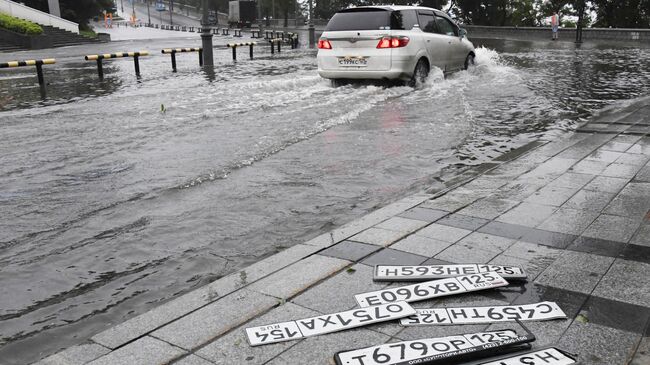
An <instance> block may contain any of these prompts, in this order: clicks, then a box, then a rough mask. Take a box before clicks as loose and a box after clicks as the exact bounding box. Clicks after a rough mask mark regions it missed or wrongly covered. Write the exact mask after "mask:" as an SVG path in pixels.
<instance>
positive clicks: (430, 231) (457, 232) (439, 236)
mask: <svg viewBox="0 0 650 365" xmlns="http://www.w3.org/2000/svg"><path fill="white" fill-rule="evenodd" d="M470 233H472V231H470V230H467V229H462V228H456V227H451V226H445V225H442V224H437V223H433V224H430V225H428V226H427V227H425V228H422V229H421V230H419V231H417V232H415V234H416V235H417V236H424V237H429V238H433V239H436V240H439V241H445V242H450V243H454V242H458V241H460V240H461V239H462V238H463V237H465V236H467V235H469V234H470Z"/></svg>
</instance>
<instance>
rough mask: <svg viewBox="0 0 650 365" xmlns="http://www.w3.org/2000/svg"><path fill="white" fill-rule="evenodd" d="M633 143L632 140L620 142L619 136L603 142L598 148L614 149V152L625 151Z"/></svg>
mask: <svg viewBox="0 0 650 365" xmlns="http://www.w3.org/2000/svg"><path fill="white" fill-rule="evenodd" d="M633 145H634V142H621V140H620V139H619V138H614V139H613V140H611V141H609V142H607V143H605V144H604V145H603V146H602V147H601V148H600V150H604V151H614V152H625V151H627V150H628V149H630V147H632V146H633Z"/></svg>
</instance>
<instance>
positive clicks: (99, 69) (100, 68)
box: [97, 58, 104, 80]
mask: <svg viewBox="0 0 650 365" xmlns="http://www.w3.org/2000/svg"><path fill="white" fill-rule="evenodd" d="M97 74H98V75H99V79H100V80H103V79H104V67H103V66H102V59H101V58H98V59H97Z"/></svg>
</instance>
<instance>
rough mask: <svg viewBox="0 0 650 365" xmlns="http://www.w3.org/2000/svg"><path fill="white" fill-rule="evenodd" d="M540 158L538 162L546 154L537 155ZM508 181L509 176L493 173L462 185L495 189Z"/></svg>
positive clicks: (469, 187) (467, 187)
mask: <svg viewBox="0 0 650 365" xmlns="http://www.w3.org/2000/svg"><path fill="white" fill-rule="evenodd" d="M539 157H540V158H541V160H540V161H538V162H543V161H545V160H547V159H548V158H547V157H546V156H539ZM509 182H510V178H509V177H503V176H495V175H482V176H479V177H477V178H475V179H474V180H472V181H470V182H468V183H467V184H465V185H463V187H464V188H465V189H493V190H496V189H498V188H500V187H502V186H504V185H506V184H507V183H509Z"/></svg>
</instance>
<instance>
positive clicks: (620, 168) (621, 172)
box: [600, 163, 642, 179]
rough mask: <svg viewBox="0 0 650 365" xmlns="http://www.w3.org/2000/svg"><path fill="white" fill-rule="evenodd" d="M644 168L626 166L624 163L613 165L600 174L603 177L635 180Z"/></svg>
mask: <svg viewBox="0 0 650 365" xmlns="http://www.w3.org/2000/svg"><path fill="white" fill-rule="evenodd" d="M641 167H642V166H635V165H626V164H622V163H613V164H611V165H609V166H607V168H606V169H605V170H604V171H603V172H601V173H600V175H602V176H611V177H621V178H629V179H631V178H633V177H634V175H636V173H637V172H639V170H641Z"/></svg>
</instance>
